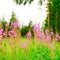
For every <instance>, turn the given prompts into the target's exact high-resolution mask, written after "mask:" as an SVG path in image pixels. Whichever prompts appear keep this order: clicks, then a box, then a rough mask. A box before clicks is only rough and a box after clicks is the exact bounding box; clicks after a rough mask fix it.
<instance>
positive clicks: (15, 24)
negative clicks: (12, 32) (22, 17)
mask: <svg viewBox="0 0 60 60" xmlns="http://www.w3.org/2000/svg"><path fill="white" fill-rule="evenodd" d="M11 25H12V27H13V28H17V27H19V26H20V23H19V22H12V23H11Z"/></svg>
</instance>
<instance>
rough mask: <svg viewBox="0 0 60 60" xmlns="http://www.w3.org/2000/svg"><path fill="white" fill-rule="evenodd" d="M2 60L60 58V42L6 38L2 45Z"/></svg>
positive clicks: (47, 59) (0, 59)
mask: <svg viewBox="0 0 60 60" xmlns="http://www.w3.org/2000/svg"><path fill="white" fill-rule="evenodd" d="M22 44H25V45H26V46H24V47H22ZM0 60H60V42H56V43H50V42H41V41H39V40H34V39H32V40H27V39H25V38H20V39H16V38H15V39H13V38H6V39H4V40H3V43H2V46H1V47H0Z"/></svg>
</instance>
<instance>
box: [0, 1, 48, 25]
mask: <svg viewBox="0 0 60 60" xmlns="http://www.w3.org/2000/svg"><path fill="white" fill-rule="evenodd" d="M45 4H46V2H44V3H43V5H42V6H39V4H38V1H37V0H34V2H33V3H32V4H31V5H29V4H26V5H25V6H24V5H20V6H19V5H16V3H15V2H13V0H0V19H2V18H3V16H4V17H5V20H6V21H8V22H9V19H10V18H11V14H12V11H14V12H15V14H16V17H17V19H18V21H19V22H20V25H22V24H23V25H28V23H29V21H30V20H32V21H33V24H35V23H36V24H38V23H40V25H41V26H42V24H43V21H44V20H45V19H46V16H47V12H46V10H47V9H46V5H45Z"/></svg>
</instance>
